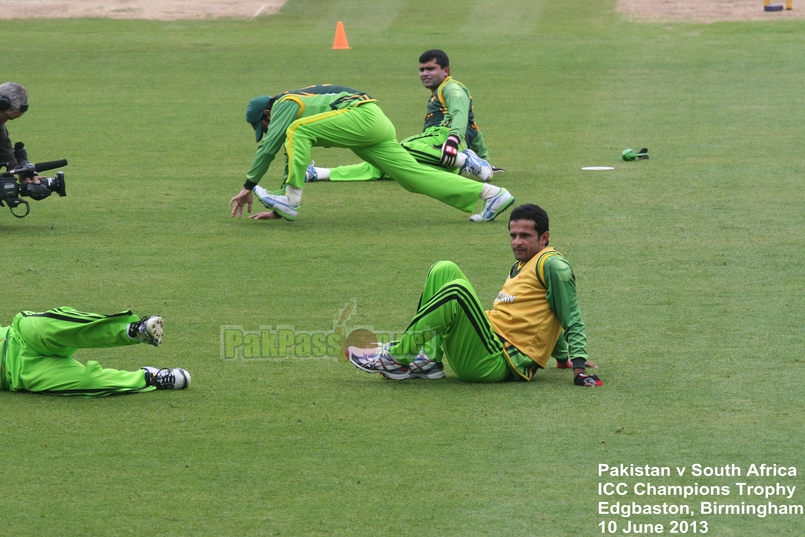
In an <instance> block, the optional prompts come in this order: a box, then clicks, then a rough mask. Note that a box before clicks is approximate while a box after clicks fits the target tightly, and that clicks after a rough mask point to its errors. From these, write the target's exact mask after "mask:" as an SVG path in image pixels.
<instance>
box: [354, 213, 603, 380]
mask: <svg viewBox="0 0 805 537" xmlns="http://www.w3.org/2000/svg"><path fill="white" fill-rule="evenodd" d="M509 237H510V242H511V247H512V251H513V252H514V257H515V259H516V260H517V262H516V263H515V264H514V266H513V267H512V268H511V270H510V271H509V276H508V278H507V279H506V283H505V284H504V285H503V289H502V290H501V291H500V293H498V296H497V298H496V299H495V302H494V305H493V307H492V309H491V310H489V311H484V309H483V306H482V305H481V302H480V300H478V296H477V295H476V294H475V290H474V289H473V287H472V284H471V283H470V282H469V281H468V280H467V278H466V276H464V273H462V272H461V269H459V268H458V266H457V265H456V264H454V263H452V262H450V261H439V262H438V263H436V264H435V265H433V266H432V267H431V269H430V271H429V272H428V277H427V280H426V282H425V289H424V290H423V291H422V296H421V298H420V299H419V307H418V308H417V312H416V315H415V316H414V318H413V320H412V321H411V323H410V324H409V325H408V328H407V329H406V331H405V333H404V334H403V335H402V337H401V338H400V340H399V341H396V342H393V343H387V344H386V345H383V346H381V347H378V348H373V349H360V348H357V347H348V348H347V351H346V353H347V357H348V358H349V361H350V362H351V363H352V364H353V365H355V366H356V367H357V368H358V369H362V370H363V371H366V372H367V373H380V374H382V375H384V376H385V377H387V378H390V379H394V380H404V379H406V378H412V377H413V378H429V379H435V378H442V377H444V365H443V364H442V363H441V362H442V358H447V360H448V361H449V362H450V366H451V367H452V368H453V371H455V373H456V376H457V377H458V378H459V379H460V380H463V381H466V382H500V381H504V380H531V379H532V378H533V376H534V373H535V372H536V370H537V369H540V368H544V367H545V366H546V364H547V363H548V360H549V359H550V358H551V357H552V356H553V357H554V358H555V359H556V360H557V362H558V363H560V364H566V363H567V361H568V360H570V361H571V363H572V367H573V373H574V377H573V382H574V384H575V385H576V386H585V387H591V388H595V387H597V386H601V385H602V384H603V382H601V380H600V379H599V378H598V377H597V376H595V375H587V374H586V373H585V367H597V366H595V364H592V363H591V362H588V361H587V349H586V347H587V337H586V334H585V329H584V323H583V322H582V320H581V312H580V311H579V305H578V300H577V298H576V280H575V277H574V275H573V269H572V268H571V267H570V264H569V263H568V262H567V260H565V258H564V257H563V256H562V255H561V254H560V253H559V252H557V251H556V250H554V249H553V248H552V247H549V246H548V239H549V231H548V214H547V213H546V212H545V211H544V210H543V209H542V208H540V207H539V206H537V205H533V204H525V205H520V206H519V207H516V208H515V209H514V210H513V211H512V213H511V216H510V218H509ZM422 341H426V344H425V347H424V348H420V345H421V342H422Z"/></svg>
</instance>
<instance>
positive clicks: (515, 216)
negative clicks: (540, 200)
mask: <svg viewBox="0 0 805 537" xmlns="http://www.w3.org/2000/svg"><path fill="white" fill-rule="evenodd" d="M515 220H531V221H532V222H534V230H535V231H536V232H537V234H538V235H542V234H543V233H545V232H546V231H548V230H549V226H548V213H546V212H545V209H543V208H542V207H540V206H539V205H534V204H533V203H524V204H522V205H518V206H517V207H515V208H514V209H513V210H512V212H511V215H509V223H511V222H514V221H515ZM510 227H511V226H510Z"/></svg>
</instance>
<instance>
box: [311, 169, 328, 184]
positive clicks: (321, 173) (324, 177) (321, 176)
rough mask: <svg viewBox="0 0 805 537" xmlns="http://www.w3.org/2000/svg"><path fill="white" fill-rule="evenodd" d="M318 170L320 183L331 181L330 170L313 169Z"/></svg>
mask: <svg viewBox="0 0 805 537" xmlns="http://www.w3.org/2000/svg"><path fill="white" fill-rule="evenodd" d="M313 169H314V170H316V175H318V176H319V179H318V180H319V181H329V180H330V168H317V167H315V166H314V167H313Z"/></svg>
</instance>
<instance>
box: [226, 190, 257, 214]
mask: <svg viewBox="0 0 805 537" xmlns="http://www.w3.org/2000/svg"><path fill="white" fill-rule="evenodd" d="M232 204H234V205H235V206H234V207H232ZM244 205H245V206H246V208H247V210H248V212H252V191H251V190H246V189H245V188H242V189H241V190H240V192H238V195H237V196H235V197H233V198H232V199H231V200H229V206H230V207H232V216H233V217H234V216H235V215H236V214H237V215H238V218H240V217H241V216H243V206H244Z"/></svg>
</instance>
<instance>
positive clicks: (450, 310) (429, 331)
mask: <svg viewBox="0 0 805 537" xmlns="http://www.w3.org/2000/svg"><path fill="white" fill-rule="evenodd" d="M423 341H424V342H425V344H424V347H425V353H426V354H428V356H429V357H430V358H431V359H433V360H437V361H439V360H440V359H441V356H440V355H441V351H444V357H446V358H447V361H448V362H449V363H450V367H452V368H453V371H454V372H455V373H456V376H457V377H458V378H459V379H460V380H463V381H465V382H500V381H503V380H506V379H507V378H508V376H509V367H508V364H507V361H506V358H505V357H504V355H503V345H502V344H501V342H500V340H499V339H498V337H497V336H496V335H495V332H494V331H493V330H492V325H491V324H490V323H489V320H488V319H487V317H486V312H485V311H484V308H483V306H482V305H481V302H480V300H478V296H477V295H476V294H475V289H473V287H472V284H471V283H470V282H469V280H467V277H466V276H464V273H463V272H461V269H459V268H458V266H457V265H456V264H455V263H452V262H450V261H439V262H438V263H436V264H435V265H433V266H432V267H431V269H430V271H429V272H428V278H427V280H426V282H425V289H424V290H423V291H422V297H421V298H420V299H419V307H418V308H417V312H416V315H415V316H414V318H413V320H412V321H411V324H410V325H408V328H407V329H406V330H405V333H404V334H403V335H402V337H401V338H400V340H399V341H397V342H396V343H395V344H393V345H392V346H391V348H390V349H389V351H390V353H391V355H392V356H393V357H394V358H395V360H397V361H398V362H400V363H402V364H407V363H409V362H411V360H413V359H414V357H415V356H416V355H417V353H418V352H419V350H420V348H421V347H422V343H423Z"/></svg>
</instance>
